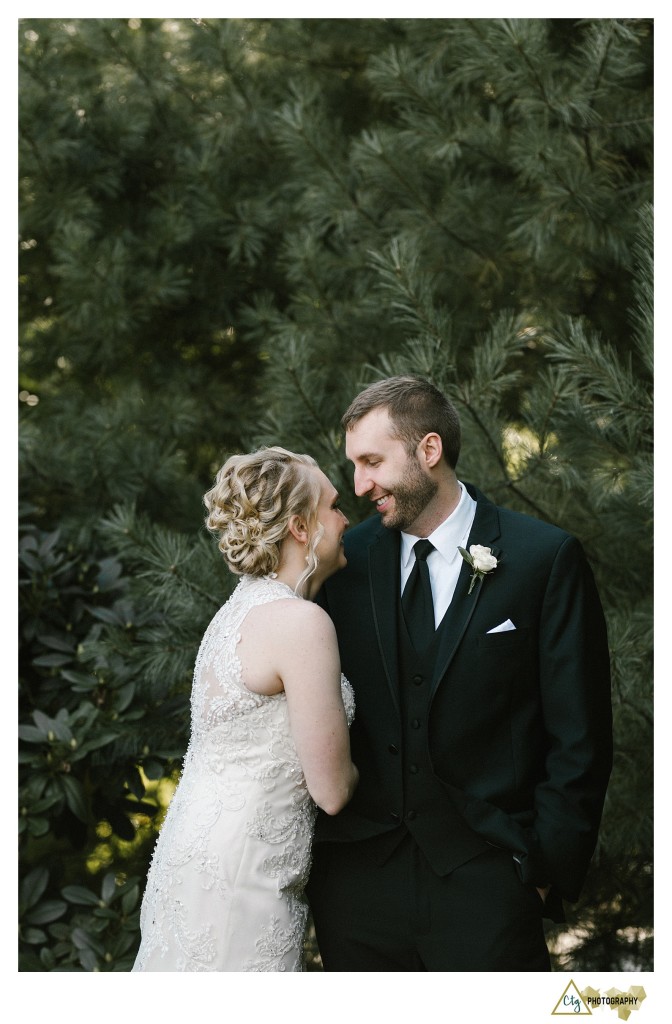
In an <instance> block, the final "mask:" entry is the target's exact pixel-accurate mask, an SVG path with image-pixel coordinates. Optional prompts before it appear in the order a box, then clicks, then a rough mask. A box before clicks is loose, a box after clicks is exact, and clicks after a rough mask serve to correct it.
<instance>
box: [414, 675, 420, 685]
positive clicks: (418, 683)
mask: <svg viewBox="0 0 672 1024" xmlns="http://www.w3.org/2000/svg"><path fill="white" fill-rule="evenodd" d="M413 685H414V686H422V676H413Z"/></svg>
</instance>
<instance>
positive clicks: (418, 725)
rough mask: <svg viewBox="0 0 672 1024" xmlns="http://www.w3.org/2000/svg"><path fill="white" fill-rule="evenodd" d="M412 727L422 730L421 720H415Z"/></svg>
mask: <svg viewBox="0 0 672 1024" xmlns="http://www.w3.org/2000/svg"><path fill="white" fill-rule="evenodd" d="M411 727H412V728H413V729H419V728H420V720H419V719H418V718H414V719H413V721H412V722H411Z"/></svg>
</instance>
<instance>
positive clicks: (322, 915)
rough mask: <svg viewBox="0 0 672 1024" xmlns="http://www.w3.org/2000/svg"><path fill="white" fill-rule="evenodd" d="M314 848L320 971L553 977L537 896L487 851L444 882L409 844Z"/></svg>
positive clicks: (497, 854)
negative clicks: (379, 852) (388, 848)
mask: <svg viewBox="0 0 672 1024" xmlns="http://www.w3.org/2000/svg"><path fill="white" fill-rule="evenodd" d="M375 846H376V839H375V838H374V839H372V840H363V841H361V842H354V843H316V844H315V845H314V847H313V868H312V871H311V876H310V882H309V884H308V888H307V894H308V898H309V900H310V904H311V910H312V914H313V920H314V922H315V931H316V935H317V944H318V946H319V949H320V954H321V956H322V963H323V966H324V969H325V971H550V969H551V968H550V958H549V955H548V949H547V947H546V942H545V939H544V930H543V919H542V909H543V904H542V900H541V897H540V896H539V894H538V892H537V891H536V889H535V888H534V887H533V886H530V885H525V884H524V883H523V882H521V881H520V878H519V876H518V872H517V870H516V866H515V863H514V860H513V858H512V856H511V854H510V853H508V852H507V851H505V850H501V849H498V848H496V847H492V850H488V851H486V852H485V853H482V854H479V856H477V857H474V858H473V860H470V861H468V862H467V863H466V864H463V865H461V867H459V868H457V869H456V870H455V871H453V872H452V873H451V874H449V875H446V876H444V877H440V876H439V875H436V874H435V873H434V871H433V870H432V868H431V867H430V865H429V863H428V862H427V860H426V859H425V857H424V855H423V853H422V851H421V850H420V849H419V848H418V846H417V845H416V843H415V841H414V840H413V839H412V838H411V836H410V835H407V836H406V837H405V838H404V839H403V841H402V842H401V844H400V845H399V846H398V847H397V848H396V849H395V850H394V852H393V853H392V855H391V856H390V857H389V858H388V859H387V860H386V861H385V862H384V863H383V864H380V863H377V862H376V859H375V854H376V849H375Z"/></svg>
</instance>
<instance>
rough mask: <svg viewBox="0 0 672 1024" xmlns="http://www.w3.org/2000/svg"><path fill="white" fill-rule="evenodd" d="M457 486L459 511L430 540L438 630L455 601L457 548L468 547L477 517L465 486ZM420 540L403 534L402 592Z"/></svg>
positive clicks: (429, 559)
mask: <svg viewBox="0 0 672 1024" xmlns="http://www.w3.org/2000/svg"><path fill="white" fill-rule="evenodd" d="M458 483H459V484H460V490H461V492H462V494H461V496H460V500H459V502H458V505H457V508H456V509H455V510H454V511H453V512H451V514H450V515H449V516H448V518H447V519H444V521H443V522H442V523H441V525H440V526H437V528H436V530H434V533H432V534H430V536H429V537H428V538H427V540H430V541H431V542H432V544H433V545H434V548H435V550H434V551H430V553H429V555H428V556H427V566H428V568H429V578H430V580H431V583H432V600H433V602H434V624H435V627H438V626H439V623H440V622H441V619H442V618H443V616H444V615H445V614H446V611H447V610H448V606H449V604H450V602H451V601H452V599H453V594H454V593H455V587H456V586H457V578H458V576H459V575H460V569H461V568H462V555H461V554H460V552H459V551H458V550H457V549H458V546H459V547H463V548H465V547H466V546H467V540H468V539H469V532H470V530H471V526H472V523H473V521H474V516H475V515H476V502H475V501H474V499H473V498H472V497H471V495H470V494H469V493H468V491H467V489H466V487H465V486H464V484H462V483H460V482H459V481H458ZM418 540H419V538H418V537H414V536H413V535H412V534H410V533H402V534H401V593H403V591H404V587H405V586H406V583H407V581H408V577H409V576H410V575H411V570H412V568H413V565H414V563H415V554H414V552H413V545H414V544H416V543H417V541H418Z"/></svg>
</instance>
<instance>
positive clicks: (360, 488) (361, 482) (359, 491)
mask: <svg viewBox="0 0 672 1024" xmlns="http://www.w3.org/2000/svg"><path fill="white" fill-rule="evenodd" d="M354 482H355V494H356V495H357V497H358V498H361V497H363V496H364V495H365V494H368V493H369V491H370V490H371V488H372V487H373V481H372V480H371V478H370V477H369V475H368V473H367V472H366V470H365V469H364V468H362V467H361V466H358V467H357V468H356V469H355V473H354Z"/></svg>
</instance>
